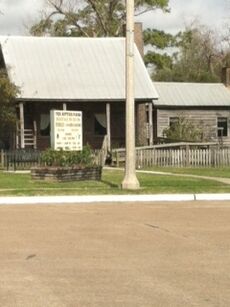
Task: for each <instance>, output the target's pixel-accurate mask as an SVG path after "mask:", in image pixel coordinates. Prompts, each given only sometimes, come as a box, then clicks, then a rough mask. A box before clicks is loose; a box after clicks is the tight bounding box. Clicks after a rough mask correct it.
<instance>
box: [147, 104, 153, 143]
mask: <svg viewBox="0 0 230 307" xmlns="http://www.w3.org/2000/svg"><path fill="white" fill-rule="evenodd" d="M148 115H149V120H148V121H149V145H150V146H152V145H153V104H152V102H150V103H149V112H148Z"/></svg>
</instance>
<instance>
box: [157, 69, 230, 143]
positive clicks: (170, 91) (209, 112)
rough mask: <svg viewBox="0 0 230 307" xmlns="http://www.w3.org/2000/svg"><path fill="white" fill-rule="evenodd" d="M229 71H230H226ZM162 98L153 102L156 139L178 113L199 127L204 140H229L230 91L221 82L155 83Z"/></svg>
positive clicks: (175, 118) (173, 120)
mask: <svg viewBox="0 0 230 307" xmlns="http://www.w3.org/2000/svg"><path fill="white" fill-rule="evenodd" d="M226 72H227V71H226ZM154 86H155V87H156V90H157V92H158V94H159V99H158V100H155V101H154V107H153V134H154V138H155V139H157V138H158V137H163V136H164V135H163V131H164V129H165V128H168V127H169V126H170V125H171V124H172V123H173V122H175V121H176V120H177V119H178V117H179V116H183V117H186V118H188V119H190V120H191V121H192V123H193V124H194V125H195V126H196V127H199V128H200V129H201V131H202V134H203V139H204V140H209V141H217V140H218V139H219V138H221V140H223V141H226V142H227V141H230V90H229V88H228V86H226V85H224V84H222V83H182V82H154Z"/></svg>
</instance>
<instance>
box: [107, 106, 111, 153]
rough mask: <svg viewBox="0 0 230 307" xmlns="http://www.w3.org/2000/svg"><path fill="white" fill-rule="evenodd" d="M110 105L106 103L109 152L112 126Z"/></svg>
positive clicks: (109, 149)
mask: <svg viewBox="0 0 230 307" xmlns="http://www.w3.org/2000/svg"><path fill="white" fill-rule="evenodd" d="M110 114H111V111H110V103H106V133H107V138H108V151H111V124H110Z"/></svg>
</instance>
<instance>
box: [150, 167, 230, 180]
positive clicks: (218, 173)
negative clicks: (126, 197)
mask: <svg viewBox="0 0 230 307" xmlns="http://www.w3.org/2000/svg"><path fill="white" fill-rule="evenodd" d="M145 170H151V171H156V172H168V173H175V174H190V175H197V176H208V177H222V178H230V168H229V167H222V168H215V167H210V168H202V167H197V168H190V167H181V168H180V167H159V166H154V167H149V168H145Z"/></svg>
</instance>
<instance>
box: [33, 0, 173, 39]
mask: <svg viewBox="0 0 230 307" xmlns="http://www.w3.org/2000/svg"><path fill="white" fill-rule="evenodd" d="M168 1H169V0H135V14H136V16H138V15H141V14H144V13H146V12H148V11H151V10H155V9H161V10H163V11H168V10H169V9H168ZM46 2H47V5H48V8H47V10H46V11H45V12H43V17H42V18H41V20H40V21H39V22H38V23H37V24H35V25H33V26H32V27H31V29H30V33H31V34H33V35H37V36H42V35H47V34H49V35H51V36H86V37H106V36H120V35H122V33H123V25H124V23H125V1H123V0H82V1H79V0H46Z"/></svg>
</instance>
